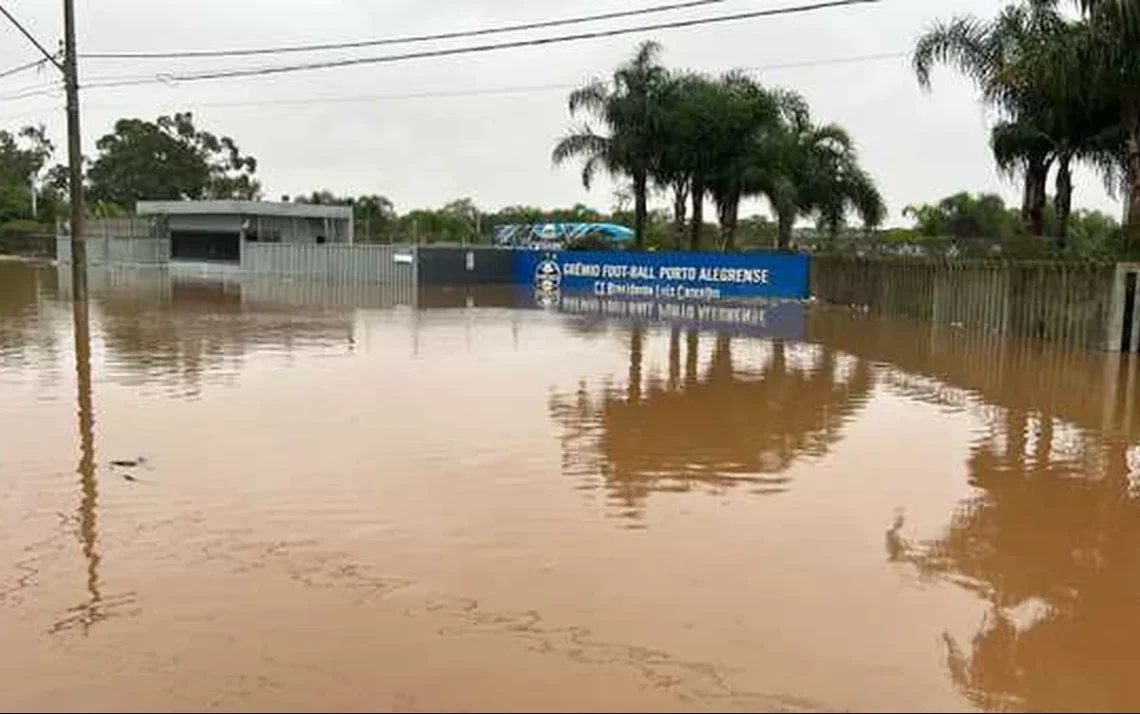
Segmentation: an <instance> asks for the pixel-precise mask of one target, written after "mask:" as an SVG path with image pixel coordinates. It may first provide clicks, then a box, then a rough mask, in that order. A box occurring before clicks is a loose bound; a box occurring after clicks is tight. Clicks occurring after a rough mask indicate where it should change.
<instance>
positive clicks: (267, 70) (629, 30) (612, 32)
mask: <svg viewBox="0 0 1140 714" xmlns="http://www.w3.org/2000/svg"><path fill="white" fill-rule="evenodd" d="M881 1H882V0H825V1H823V2H816V3H810V4H803V5H793V6H789V7H782V8H769V9H766V10H753V11H750V12H740V13H735V14H731V15H717V16H714V17H703V18H691V19H687V20H674V21H672V22H661V23H656V24H649V25H638V26H634V27H623V28H615V29H609V30H597V31H594V32H583V33H578V34H574V35H556V36H553V37H540V38H531V39H526V40H515V41H511V42H501V43H498V44H488V45H469V46H466V47H453V48H448V49H439V50H426V51H422V52H407V53H403V54H394V55H381V56H378V57H355V58H349V59H340V60H327V61H321V62H307V63H302V64H292V65H278V66H268V67H254V68H248V69H223V70H214V71H206V72H199V73H188V74H178V73H167V74H164V75H156V76H155V77H154V78H153V79H150V80H146V79H138V80H124V81H121V82H100V81H99V80H97V79H96V80H92V81H89V82H87V83H86V85H85V86H87V87H89V88H95V87H117V86H131V85H134V84H153V83H155V82H163V83H167V84H170V83H176V82H200V81H207V80H215V79H237V78H241V77H262V76H270V75H279V74H291V73H293V72H303V71H310V70H317V69H331V68H338V67H352V66H360V65H371V64H388V63H394V62H403V61H408V60H414V59H427V58H434V57H450V56H455V55H468V54H481V53H486V52H494V51H498V50H506V49H516V48H520V47H539V46H544V45H554V44H562V43H565V42H577V41H582V40H592V39H600V38H606V37H617V36H620V35H629V34H634V33H643V32H652V31H656V30H671V29H679V28H685V27H696V26H700V25H711V24H719V23H726V22H737V21H741V20H750V19H755V18H760V17H774V16H779V15H792V14H802V13H808V12H817V11H820V10H826V9H831V8H839V7H848V6H855V5H871V4H876V3H879V2H881Z"/></svg>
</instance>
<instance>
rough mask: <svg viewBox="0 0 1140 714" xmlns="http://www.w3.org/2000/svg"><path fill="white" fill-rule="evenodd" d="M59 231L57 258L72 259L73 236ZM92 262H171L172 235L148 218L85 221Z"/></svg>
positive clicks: (62, 260)
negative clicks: (166, 234)
mask: <svg viewBox="0 0 1140 714" xmlns="http://www.w3.org/2000/svg"><path fill="white" fill-rule="evenodd" d="M63 228H64V226H63V224H61V225H60V229H59V230H58V231H57V232H56V239H55V241H56V249H55V254H56V259H57V260H58V261H59V262H61V263H70V262H71V236H70V235H68V234H67V233H66V232H65V231H64V230H63ZM84 236H85V240H86V242H87V262H88V264H89V265H160V264H165V263H169V262H170V238H169V237H167V236H165V234H164V232H163V231H162V230H161V229H160V227H159V226H158V225H157V223H156V222H155V221H153V220H150V219H146V218H100V219H93V220H89V221H87V222H86V223H85V224H84Z"/></svg>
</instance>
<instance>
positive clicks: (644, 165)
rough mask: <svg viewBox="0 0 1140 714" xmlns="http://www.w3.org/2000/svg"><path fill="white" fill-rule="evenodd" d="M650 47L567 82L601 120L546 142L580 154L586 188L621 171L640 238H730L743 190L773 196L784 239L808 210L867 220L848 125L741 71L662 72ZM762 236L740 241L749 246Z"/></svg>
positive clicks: (578, 106) (878, 207)
mask: <svg viewBox="0 0 1140 714" xmlns="http://www.w3.org/2000/svg"><path fill="white" fill-rule="evenodd" d="M658 52H659V48H658V47H657V46H656V45H654V44H646V45H642V46H641V48H640V49H639V50H638V52H637V53H636V54H635V56H634V58H633V59H632V60H630V61H629V62H627V63H626V64H624V65H622V66H621V67H619V68H618V70H617V71H616V72H615V73H614V77H613V80H612V82H610V83H603V82H600V81H595V82H592V83H590V84H588V85H586V86H584V87H582V88H581V89H579V90H577V91H575V92H574V93H573V94H571V96H570V111H571V113H572V114H573V113H576V112H580V111H586V112H588V113H589V114H590V116H591V117H592V118H593V119H594V120H595V122H596V123H597V124H598V125H599V126H600V127H602V128H603V129H604V131H599V130H596V129H595V128H594V127H593V126H591V125H589V124H587V125H584V126H583V127H581V128H580V129H579V130H577V131H574V132H572V133H570V134H568V135H566V136H565V137H563V139H562V140H561V141H559V143H558V145H557V146H556V147H555V149H554V154H553V157H554V160H555V162H556V163H561V162H563V161H566V160H568V159H570V158H579V159H581V160H582V162H583V169H582V180H583V184H584V185H585V186H586V187H587V188H589V187H590V185H591V183H592V181H593V178H594V176H595V175H596V173H597V172H598V171H599V170H605V171H606V172H608V173H610V174H611V175H613V176H615V177H621V178H628V180H629V185H630V188H631V193H632V197H633V203H634V210H633V215H632V223H633V225H634V227H635V230H636V232H637V236H638V242H637V245H638V246H650V247H658V248H662V247H669V248H673V247H680V246H681V245H682V244H683V243H684V241H683V238H682V234H683V233H685V232H687V233H688V234H689V240H688V245H689V247H690V248H691V249H694V250H695V249H698V248H700V247H701V246H702V245H708V244H709V243H711V242H714V241H715V243H716V244H718V245H719V246H720V247H721V248H722V249H725V250H733V249H735V248H736V247H737V244H738V236H740V226H739V210H740V204H741V201H742V200H744V199H745V198H747V197H749V196H764V197H765V198H767V199H768V201H769V203H771V204H772V206H773V208H774V210H775V211H776V213H777V214H778V215H779V216H780V218H781V221H780V224H779V226H778V227H777V228H776V230H775V232H776V234H777V236H778V238H779V240H778V241H777V242H778V243H780V244H781V245H784V246H786V245H787V243H788V241H789V240H790V236H791V231H792V227H793V225H794V223H795V221H796V219H797V218H799V217H804V216H815V217H817V218H818V219H819V220H820V221H821V222H822V223H823V224H824V225H825V226H826V227H827V229H828V230H829V231H830V232H831V233H833V234H834V233H836V232H838V230H839V229H840V228H841V227H842V226H844V225H845V224H846V220H847V216H848V214H849V213H851V212H854V213H857V214H859V215H860V217H861V218H862V219H863V222H864V223H865V224H866V225H868V226H873V225H877V224H878V223H879V222H881V221H882V219H883V217H884V215H885V213H886V208H885V206H884V204H883V200H882V197H881V196H880V195H879V192H878V191H877V189H876V188H875V186H874V183H873V181H872V180H871V177H870V176H869V175H868V174H867V173H866V172H865V171H864V170H863V169H862V168H861V167H860V166H859V164H858V158H857V155H856V152H855V148H854V144H853V142H852V141H851V139H850V137H848V136H847V134H846V132H844V131H843V130H842V129H841V128H840V127H837V126H834V125H824V126H816V125H815V124H813V123H812V121H811V118H810V113H809V110H808V107H807V103H806V102H805V101H804V100H803V98H802V97H800V96H799V95H797V94H795V93H793V92H788V91H786V90H780V89H773V88H768V87H764V86H762V85H760V84H759V83H758V82H756V81H755V80H753V79H752V78H751V77H749V76H748V75H747V74H745V73H744V72H742V71H735V72H729V73H727V74H725V75H723V76H721V77H719V78H711V77H707V76H705V75H702V74H699V73H694V72H669V71H667V70H666V69H665V68H663V67H662V66H661V65H659V64H658V63H657V54H658ZM649 183H652V184H653V185H654V186H655V187H657V188H658V189H660V190H664V191H666V192H669V193H670V194H671V197H672V202H673V211H672V216H671V218H669V220H670V224H669V226H668V229H667V230H666V231H665V232H664V234H663V235H656V236H650V235H649V233H650V232H651V231H652V230H653V228H654V226H656V225H658V224H659V223H660V221H654V220H651V219H650V216H649V211H648V209H647V205H646V193H647V190H648V184H649ZM706 198H712V199H713V202H714V203H715V204H716V207H717V219H718V222H719V224H720V231H719V234H716V235H714V236H711V237H710V236H708V235H706V231H705V221H704V214H703V209H704V205H705V200H706ZM689 205H691V206H692V217H691V220H688V219H689V216H688V206H689ZM687 220H688V230H687V231H686V222H687ZM751 228H755V227H754V226H753V227H751ZM710 238H711V240H710ZM768 238H770V236H767V237H765V238H763V239H760V238H759V237H757V236H755V235H752V236H749V237H748V238H747V239H746V238H744V237H743V236H740V241H742V242H743V243H744V244H746V245H749V246H751V247H755V245H757V244H759V243H764V242H767V240H768Z"/></svg>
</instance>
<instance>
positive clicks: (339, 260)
mask: <svg viewBox="0 0 1140 714" xmlns="http://www.w3.org/2000/svg"><path fill="white" fill-rule="evenodd" d="M241 267H242V270H243V271H245V272H248V273H251V274H253V275H287V276H303V277H305V278H309V279H314V280H330V281H336V282H341V283H352V282H362V281H363V282H375V283H383V284H386V285H406V286H409V287H410V286H414V285H415V284H416V282H417V279H418V276H417V272H418V270H417V261H416V254H415V249H414V248H413V247H411V246H396V245H330V244H323V245H316V244H296V243H247V244H245V245H244V246H243V247H242V255H241Z"/></svg>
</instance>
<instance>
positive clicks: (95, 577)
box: [52, 293, 106, 634]
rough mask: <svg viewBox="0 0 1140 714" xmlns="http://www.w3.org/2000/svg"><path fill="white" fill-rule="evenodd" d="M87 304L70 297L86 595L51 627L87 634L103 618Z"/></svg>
mask: <svg viewBox="0 0 1140 714" xmlns="http://www.w3.org/2000/svg"><path fill="white" fill-rule="evenodd" d="M90 324H91V323H90V308H89V304H88V299H87V295H86V294H82V293H80V294H76V295H75V296H74V298H73V300H72V329H73V334H74V337H75V384H76V399H75V401H76V418H77V420H78V424H79V464H78V466H77V468H76V472H77V473H78V474H79V505H78V507H77V516H76V519H77V521H78V524H79V541H80V546H81V548H82V551H83V560H84V563H85V567H86V575H87V577H86V587H87V598H86V599H85V601H84V602H83V603H81V604H80V605H79V606H78V607H75V608H73V609H72V610H70V611H69V612H68V614H67V615H66V616H65V617H64V618H63V619H61V620H59V621H57V622H56V624H55V626H54V627H53V630H52V631H53V632H58V631H61V630H63V629H67V628H68V627H72V626H76V625H78V626H80V627H82V629H83V633H84V634H87V633H88V632H89V630H90V628H91V626H92V625H94V624H95V623H96V622H99V621H100V620H103V619H104V618H105V617H106V615H105V613H104V612H103V610H102V603H103V593H102V590H101V587H100V585H101V584H100V581H99V564H100V562H101V561H102V558H101V557H100V555H99V551H98V544H99V532H98V525H99V524H98V515H97V513H96V508H97V506H98V504H99V485H98V482H97V481H96V478H95V407H94V403H93V399H92V393H91V327H90Z"/></svg>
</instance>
